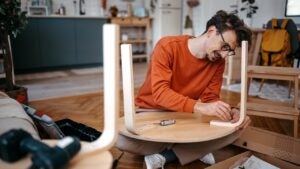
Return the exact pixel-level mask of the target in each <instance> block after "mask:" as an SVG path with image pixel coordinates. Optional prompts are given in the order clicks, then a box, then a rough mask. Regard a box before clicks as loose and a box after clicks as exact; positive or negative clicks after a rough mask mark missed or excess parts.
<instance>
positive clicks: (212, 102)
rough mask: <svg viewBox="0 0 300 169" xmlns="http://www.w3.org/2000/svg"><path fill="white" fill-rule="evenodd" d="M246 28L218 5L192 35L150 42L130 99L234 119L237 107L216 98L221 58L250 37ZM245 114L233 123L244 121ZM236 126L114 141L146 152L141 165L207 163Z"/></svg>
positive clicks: (124, 147) (230, 139)
mask: <svg viewBox="0 0 300 169" xmlns="http://www.w3.org/2000/svg"><path fill="white" fill-rule="evenodd" d="M250 38H251V31H250V30H249V29H248V28H247V27H246V26H245V25H244V23H243V22H242V21H241V20H240V19H239V18H238V17H237V16H235V15H233V14H227V13H226V12H224V11H218V12H217V13H216V14H215V15H214V16H213V17H212V18H211V19H210V20H209V21H208V22H207V25H206V30H205V32H204V33H203V34H202V35H201V36H198V37H190V36H170V37H165V38H162V39H161V40H160V41H159V42H158V43H157V45H156V47H155V49H154V51H153V54H152V60H151V63H150V68H149V70H148V73H147V77H146V80H145V82H144V84H143V85H142V87H141V88H140V90H139V92H138V94H137V97H136V100H135V103H136V105H137V106H138V107H139V108H146V109H164V110H171V111H178V112H187V113H194V114H196V115H209V116H217V117H218V118H220V119H221V120H223V121H232V122H236V121H238V119H239V112H238V111H237V110H235V109H233V110H231V107H230V105H228V104H227V103H225V102H223V101H221V100H220V90H221V86H222V81H223V77H222V75H223V72H224V67H225V60H224V59H225V58H226V57H227V56H230V55H234V54H235V53H234V49H235V48H236V47H237V46H241V41H242V40H247V41H249V42H250ZM249 123H250V119H249V117H246V119H245V121H244V122H243V124H242V125H241V126H239V127H238V128H239V129H243V128H245V127H247V126H248V125H249ZM240 132H241V130H239V131H237V132H235V133H233V134H231V135H228V136H226V137H223V138H220V139H216V140H212V141H208V142H201V143H187V144H171V143H170V144H167V143H154V142H147V141H141V140H136V139H132V138H128V137H126V136H122V135H120V137H119V139H118V141H117V147H119V148H120V149H121V150H125V151H129V152H132V153H136V154H141V155H146V156H145V163H146V166H147V169H152V168H161V167H163V166H164V165H165V163H168V162H172V161H174V160H176V159H178V160H179V162H180V163H181V164H182V165H184V164H187V163H190V162H192V161H194V160H196V159H200V160H201V161H203V162H205V163H208V164H213V163H214V157H213V155H212V154H211V153H210V152H212V151H214V150H216V149H220V148H222V147H224V146H226V145H228V144H230V143H232V142H233V141H234V140H235V139H237V138H238V136H239V135H240Z"/></svg>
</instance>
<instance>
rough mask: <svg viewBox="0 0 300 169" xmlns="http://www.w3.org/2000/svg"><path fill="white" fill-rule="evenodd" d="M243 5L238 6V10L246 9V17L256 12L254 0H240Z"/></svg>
mask: <svg viewBox="0 0 300 169" xmlns="http://www.w3.org/2000/svg"><path fill="white" fill-rule="evenodd" d="M242 4H243V7H242V8H240V11H246V17H247V18H252V16H253V15H254V14H255V13H256V11H257V9H258V6H256V5H254V4H255V0H242Z"/></svg>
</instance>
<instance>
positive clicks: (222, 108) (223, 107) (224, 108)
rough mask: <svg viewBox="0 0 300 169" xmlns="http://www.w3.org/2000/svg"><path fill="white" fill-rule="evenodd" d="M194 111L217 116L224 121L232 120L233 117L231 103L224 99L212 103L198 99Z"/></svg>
mask: <svg viewBox="0 0 300 169" xmlns="http://www.w3.org/2000/svg"><path fill="white" fill-rule="evenodd" d="M194 113H195V114H198V113H199V114H202V115H208V116H216V117H218V118H220V119H221V120H223V121H231V120H232V118H233V114H231V113H232V112H231V107H230V105H229V104H227V103H225V102H223V101H216V102H211V103H202V102H200V101H198V102H196V104H195V106H194Z"/></svg>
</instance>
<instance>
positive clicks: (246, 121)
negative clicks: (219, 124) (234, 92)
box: [231, 109, 251, 130]
mask: <svg viewBox="0 0 300 169" xmlns="http://www.w3.org/2000/svg"><path fill="white" fill-rule="evenodd" d="M231 114H232V117H233V118H232V120H231V122H232V123H235V122H237V121H239V119H240V112H239V111H238V110H237V109H232V110H231ZM250 123H251V119H250V117H249V116H245V119H244V121H243V123H242V124H241V125H239V126H237V129H238V130H242V129H245V128H247V127H248V126H249V125H250Z"/></svg>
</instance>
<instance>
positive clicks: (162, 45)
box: [135, 35, 225, 112]
mask: <svg viewBox="0 0 300 169" xmlns="http://www.w3.org/2000/svg"><path fill="white" fill-rule="evenodd" d="M189 38H190V37H189V36H186V35H184V36H169V37H165V38H162V39H161V40H160V41H159V42H158V43H157V45H156V47H155V49H154V51H153V54H152V59H151V62H150V68H149V70H148V72H147V77H146V80H145V82H144V84H143V85H142V87H141V88H140V90H139V92H138V94H137V97H136V99H135V104H136V105H137V106H139V107H140V108H150V109H167V110H172V111H179V112H193V107H194V105H195V103H196V101H197V100H198V99H200V100H201V101H202V102H212V101H216V100H219V95H220V90H221V85H222V80H223V77H222V75H223V72H224V67H225V61H224V60H223V59H220V60H218V61H216V62H211V61H209V60H208V59H197V58H196V57H195V56H193V55H192V54H191V53H190V51H189V49H188V44H187V43H188V39H189Z"/></svg>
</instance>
